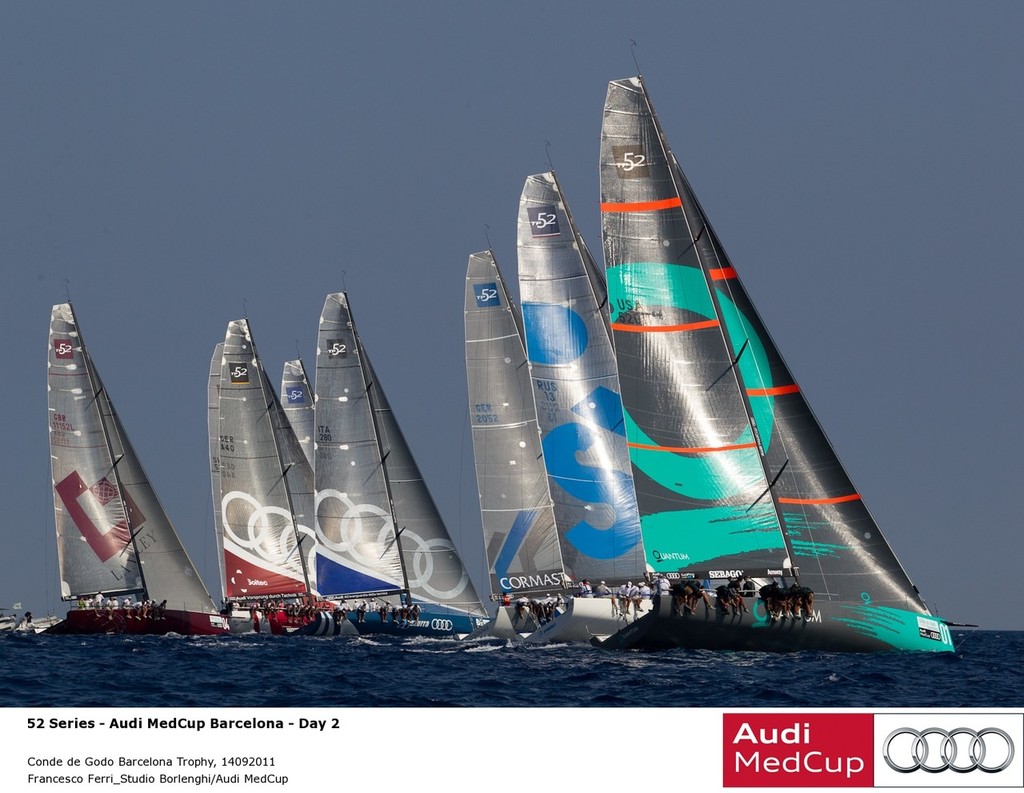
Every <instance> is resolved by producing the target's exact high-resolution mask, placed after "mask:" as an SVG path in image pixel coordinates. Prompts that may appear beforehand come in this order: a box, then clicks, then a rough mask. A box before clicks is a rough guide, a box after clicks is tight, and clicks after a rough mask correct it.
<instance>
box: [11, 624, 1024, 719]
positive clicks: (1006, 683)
mask: <svg viewBox="0 0 1024 793" xmlns="http://www.w3.org/2000/svg"><path fill="white" fill-rule="evenodd" d="M955 642H956V646H957V650H956V652H955V653H943V654H934V655H933V654H928V653H881V654H870V655H855V654H839V653H819V652H805V653H793V654H788V655H773V654H766V653H725V652H709V651H689V650H672V651H662V652H640V651H633V650H631V651H614V652H613V651H607V650H601V649H598V648H595V647H590V646H587V645H524V644H514V643H510V642H496V641H493V640H491V641H483V642H457V641H447V640H435V639H404V640H393V639H369V638H330V639H322V638H310V637H273V636H259V635H253V636H245V637H201V638H199V637H197V638H188V637H180V636H162V637H149V636H143V637H126V636H82V637H78V636H44V635H38V636H37V635H24V634H10V633H8V634H5V635H3V636H2V637H0V705H2V706H4V707H26V706H45V707H106V706H132V707H291V706H295V705H306V706H308V705H310V704H315V705H316V706H319V707H325V706H326V707H521V706H534V707H572V708H581V707H595V706H596V707H718V708H735V707H744V708H806V707H815V708H823V707H828V708H832V707H836V708H839V707H848V708H879V707H928V708H934V707H950V708H960V707H972V708H984V707H999V708H1019V707H1021V706H1024V673H1022V672H1021V667H1020V659H1021V658H1022V656H1024V632H996V631H971V632H965V633H961V634H956V636H955Z"/></svg>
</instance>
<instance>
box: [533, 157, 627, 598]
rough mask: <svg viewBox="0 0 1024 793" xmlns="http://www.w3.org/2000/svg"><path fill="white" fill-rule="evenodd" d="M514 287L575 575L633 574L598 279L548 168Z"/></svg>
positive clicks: (619, 426) (536, 179)
mask: <svg viewBox="0 0 1024 793" xmlns="http://www.w3.org/2000/svg"><path fill="white" fill-rule="evenodd" d="M518 229H519V231H518V249H519V291H520V297H521V299H522V304H523V320H524V325H525V330H526V347H527V351H528V353H529V357H530V366H531V371H532V383H533V387H534V399H535V401H536V405H537V419H538V421H539V423H540V428H541V433H542V434H541V439H542V445H543V450H544V462H545V464H546V466H547V472H548V477H549V482H550V484H551V497H552V499H553V500H554V505H555V520H556V523H557V525H558V536H559V539H560V541H561V551H562V560H563V562H564V564H565V570H566V572H567V573H568V574H569V575H571V576H572V577H573V578H575V579H576V580H582V579H584V578H587V579H608V580H609V581H611V580H615V581H618V582H622V581H626V580H627V579H629V580H634V581H635V580H638V578H640V577H642V576H643V574H644V571H645V563H644V554H643V542H642V540H641V536H640V520H639V515H638V513H637V504H636V494H635V493H634V491H633V474H632V470H631V468H630V462H629V451H628V449H627V447H626V431H625V425H624V421H623V414H622V400H621V397H620V395H619V377H618V372H617V370H616V363H615V350H614V349H613V347H612V342H611V331H610V329H609V326H608V319H607V315H606V313H605V312H606V309H607V307H606V305H605V301H606V292H605V284H604V277H603V274H601V272H600V270H598V268H597V265H596V264H595V263H594V260H593V257H592V256H591V255H590V251H589V250H587V247H586V244H585V243H584V242H583V238H582V237H581V236H580V233H579V231H578V229H577V228H576V224H575V222H574V220H573V217H572V213H571V212H570V211H569V206H568V204H567V203H566V201H565V198H564V196H563V194H562V191H561V188H560V186H559V184H558V181H557V179H556V178H555V175H554V174H553V173H545V174H539V175H536V176H530V177H527V179H526V184H525V185H524V187H523V192H522V197H521V199H520V202H519V225H518Z"/></svg>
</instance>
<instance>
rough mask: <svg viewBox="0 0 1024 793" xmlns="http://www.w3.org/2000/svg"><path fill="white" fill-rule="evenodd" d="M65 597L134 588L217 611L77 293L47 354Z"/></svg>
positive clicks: (54, 321) (53, 326)
mask: <svg viewBox="0 0 1024 793" xmlns="http://www.w3.org/2000/svg"><path fill="white" fill-rule="evenodd" d="M47 395H48V403H49V405H48V407H49V435H50V464H51V470H52V474H53V487H54V514H55V519H56V526H57V551H58V561H59V565H60V577H61V597H62V598H63V599H64V600H72V599H75V598H80V597H83V596H89V595H93V594H95V593H97V592H102V593H104V594H105V595H114V594H122V593H137V594H139V595H140V597H142V598H144V599H146V598H148V599H152V600H155V601H157V602H160V601H164V600H166V607H167V608H168V609H182V610H185V611H194V612H201V613H206V614H215V613H216V609H215V607H214V604H213V600H212V599H211V598H210V595H209V592H207V590H206V587H205V585H204V584H203V582H202V580H201V579H200V577H199V574H198V573H197V571H196V569H195V566H194V565H193V564H192V561H191V560H190V559H189V557H188V554H187V553H186V552H185V549H184V548H183V547H182V544H181V541H180V540H179V539H178V535H177V533H176V532H175V530H174V527H173V526H172V525H171V522H170V520H169V518H168V517H167V514H166V513H165V512H164V510H163V507H162V506H161V505H160V502H159V500H158V499H157V496H156V493H155V492H154V490H153V487H152V485H151V484H150V482H149V480H148V478H147V477H146V473H145V471H144V470H143V468H142V464H141V463H140V462H139V459H138V457H137V456H136V454H135V450H134V449H133V448H132V445H131V443H130V441H129V440H128V436H127V435H126V433H125V431H124V427H123V426H122V425H121V421H120V419H119V418H118V416H117V414H116V412H115V411H114V406H113V404H112V403H111V401H110V397H109V395H108V394H107V392H106V390H105V389H104V387H103V384H102V383H101V381H100V378H99V374H98V373H97V372H96V368H95V366H94V365H93V362H92V359H91V358H90V356H89V353H88V351H87V350H86V347H85V341H84V340H83V338H82V335H81V330H80V328H79V325H78V321H77V319H76V318H75V315H74V311H73V310H72V307H71V304H70V303H62V304H60V305H56V306H54V307H53V310H52V312H51V315H50V345H49V353H48V361H47Z"/></svg>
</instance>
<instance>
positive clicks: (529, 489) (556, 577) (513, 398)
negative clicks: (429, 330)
mask: <svg viewBox="0 0 1024 793" xmlns="http://www.w3.org/2000/svg"><path fill="white" fill-rule="evenodd" d="M465 321H466V374H467V382H468V389H469V411H470V423H471V431H472V437H473V450H474V458H475V463H476V465H475V467H476V475H477V486H478V492H479V494H480V511H481V519H482V523H483V533H484V546H485V553H486V555H487V563H488V573H489V576H490V584H491V589H492V594H494V595H495V596H496V595H498V594H501V593H530V592H543V591H545V590H550V589H552V588H555V587H559V586H563V585H564V581H565V575H564V568H563V565H562V557H561V551H560V549H559V543H558V536H557V532H556V529H555V519H554V510H553V505H552V501H551V495H550V492H549V490H548V482H547V472H546V470H545V468H544V463H543V450H542V448H541V444H540V428H539V426H538V423H537V413H536V406H535V404H534V399H533V389H532V386H531V381H530V369H529V364H528V361H527V357H526V347H525V343H524V335H523V331H522V323H521V320H519V318H518V316H517V312H516V310H515V307H514V305H513V304H512V303H511V301H510V299H509V296H508V290H507V289H506V288H505V283H504V279H503V278H502V277H501V273H500V271H499V269H498V266H497V263H496V262H495V260H494V256H493V254H492V253H491V252H490V251H483V252H480V253H474V254H472V255H471V256H470V257H469V265H468V269H467V274H466V296H465Z"/></svg>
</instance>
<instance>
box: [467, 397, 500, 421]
mask: <svg viewBox="0 0 1024 793" xmlns="http://www.w3.org/2000/svg"><path fill="white" fill-rule="evenodd" d="M474 407H475V408H476V410H475V413H476V418H474V419H473V421H474V423H476V424H497V423H498V415H497V414H496V413H494V412H492V411H493V410H494V408H493V407H492V406H491V403H490V402H480V403H478V404H477V405H475V406H474Z"/></svg>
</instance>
